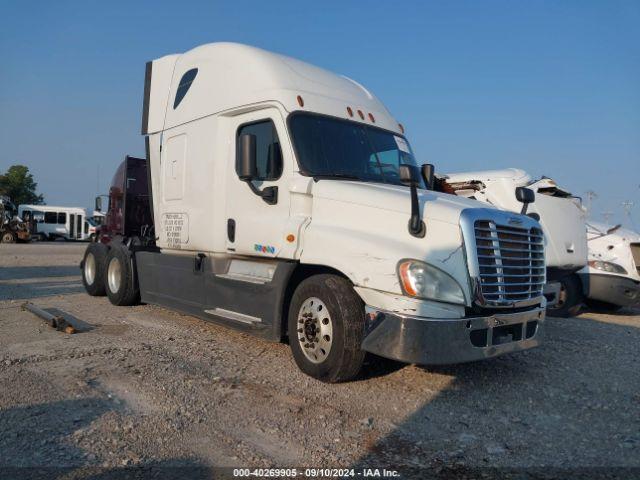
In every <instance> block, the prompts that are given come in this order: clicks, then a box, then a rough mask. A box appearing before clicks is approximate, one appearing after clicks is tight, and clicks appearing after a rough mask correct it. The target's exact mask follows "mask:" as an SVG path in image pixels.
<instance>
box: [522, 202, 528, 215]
mask: <svg viewBox="0 0 640 480" xmlns="http://www.w3.org/2000/svg"><path fill="white" fill-rule="evenodd" d="M527 208H529V203H528V202H527V203H523V204H522V210H520V215H526V214H527Z"/></svg>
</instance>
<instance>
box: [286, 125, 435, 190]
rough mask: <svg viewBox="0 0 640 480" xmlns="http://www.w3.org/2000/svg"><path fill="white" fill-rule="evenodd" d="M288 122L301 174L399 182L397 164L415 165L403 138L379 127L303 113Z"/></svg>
mask: <svg viewBox="0 0 640 480" xmlns="http://www.w3.org/2000/svg"><path fill="white" fill-rule="evenodd" d="M289 126H290V129H291V135H292V137H293V143H294V145H295V148H296V152H297V155H298V161H299V162H300V168H301V170H302V171H303V173H304V174H305V175H309V176H312V177H316V178H344V179H351V180H361V181H365V182H380V183H391V184H394V185H402V183H401V182H400V176H399V174H398V167H399V166H400V165H414V166H416V161H415V159H414V157H413V153H412V152H411V147H410V146H409V143H408V142H407V140H406V139H405V138H404V137H401V136H399V135H395V134H394V133H392V132H389V131H387V130H383V129H381V128H376V127H371V126H369V125H365V124H362V123H357V122H352V121H349V120H342V119H338V118H334V117H327V116H322V115H316V114H307V113H297V114H294V115H292V116H291V118H290V120H289ZM420 182H421V187H422V186H423V185H422V180H420Z"/></svg>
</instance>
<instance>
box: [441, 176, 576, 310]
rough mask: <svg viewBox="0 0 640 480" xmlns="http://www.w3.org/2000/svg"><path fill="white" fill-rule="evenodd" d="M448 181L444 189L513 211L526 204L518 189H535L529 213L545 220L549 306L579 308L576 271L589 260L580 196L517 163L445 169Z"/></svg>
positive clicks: (552, 307)
mask: <svg viewBox="0 0 640 480" xmlns="http://www.w3.org/2000/svg"><path fill="white" fill-rule="evenodd" d="M443 181H444V186H445V188H444V190H445V191H451V192H452V193H455V194H456V195H460V196H464V197H467V198H473V199H475V200H479V201H482V202H486V203H490V204H491V205H495V206H496V207H499V208H504V209H505V210H510V211H514V212H520V211H521V210H522V205H521V204H520V203H519V202H518V201H517V200H516V195H515V191H516V189H517V188H518V187H527V188H529V189H531V190H533V192H534V193H535V202H534V203H533V204H532V205H531V206H530V207H529V208H528V213H529V214H530V215H534V216H535V217H536V218H537V219H538V220H539V221H540V224H541V225H542V228H543V230H544V233H545V237H546V247H545V251H546V259H547V282H548V283H547V286H546V289H545V293H546V294H547V296H548V298H547V299H548V300H549V312H550V314H552V315H554V316H563V317H566V316H573V315H576V314H577V313H578V311H579V309H580V306H581V304H582V300H583V295H582V287H581V283H580V279H579V278H578V276H577V275H576V272H577V271H578V270H580V269H581V268H583V267H585V266H586V264H587V235H586V224H585V221H586V213H585V210H584V208H582V205H581V202H580V199H578V198H576V197H574V196H573V195H572V194H571V193H570V192H568V191H566V190H564V189H562V188H560V187H559V186H558V185H557V184H556V182H555V181H553V180H552V179H550V178H546V177H543V178H539V179H534V178H532V177H531V175H529V174H528V173H527V172H525V171H524V170H520V169H517V168H507V169H504V170H486V171H479V172H463V173H452V174H446V175H445V177H444V180H443Z"/></svg>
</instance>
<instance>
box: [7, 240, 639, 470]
mask: <svg viewBox="0 0 640 480" xmlns="http://www.w3.org/2000/svg"><path fill="white" fill-rule="evenodd" d="M84 248H85V245H82V244H67V243H40V244H30V245H0V432H1V434H0V476H2V474H1V473H2V469H4V473H5V475H4V477H7V478H9V477H10V476H11V475H13V476H14V477H15V478H19V477H20V476H21V475H26V472H28V471H31V470H27V469H13V468H9V467H34V466H38V467H47V466H48V467H68V468H67V470H65V472H66V473H65V474H66V475H67V476H65V477H64V478H107V477H108V474H109V473H110V472H111V473H113V472H116V473H117V472H122V471H123V470H124V469H125V467H128V466H140V467H142V468H143V470H144V471H145V472H151V473H153V472H155V473H157V474H158V478H167V476H168V473H167V472H169V471H173V472H182V474H183V475H184V476H190V477H195V476H198V475H200V476H202V477H203V478H205V477H206V476H207V474H206V473H203V472H207V471H208V470H207V469H208V468H210V467H221V466H231V467H285V466H292V467H316V468H325V467H343V468H345V467H356V468H361V467H388V468H393V469H395V470H397V471H398V472H399V473H400V474H401V475H402V477H403V478H410V477H411V478H426V477H427V476H428V475H427V474H426V472H430V473H431V474H436V475H437V474H439V472H444V474H448V473H451V472H468V471H474V470H473V469H475V468H486V467H499V468H502V467H508V468H518V469H520V468H531V467H545V468H547V469H549V467H554V468H558V469H560V470H558V471H559V472H565V473H570V471H572V470H571V469H580V468H585V467H636V469H632V470H627V471H626V472H627V474H628V475H631V476H633V475H638V474H639V473H638V472H640V470H638V468H640V389H639V386H640V355H639V349H638V346H639V345H640V311H631V310H626V311H623V312H621V313H618V314H615V315H604V314H594V313H584V314H582V315H581V316H579V317H577V318H572V319H555V318H550V319H548V320H547V324H546V326H547V339H546V342H545V343H544V345H543V346H542V347H540V348H538V349H535V350H532V351H529V352H525V353H519V354H512V355H507V356H504V357H500V358H497V359H493V360H488V361H484V362H479V363H471V364H464V365H455V366H448V367H437V368H436V367H428V368H423V367H417V366H406V365H400V364H396V363H393V362H388V361H381V360H377V359H372V360H371V361H370V362H369V364H368V365H367V369H366V371H365V373H364V374H363V375H362V377H361V378H360V379H358V380H357V381H354V382H351V383H346V384H339V385H325V384H322V383H319V382H317V381H315V380H313V379H311V378H308V377H306V376H304V375H303V374H301V373H300V372H299V371H298V369H297V368H296V366H295V365H294V363H293V361H292V358H291V355H290V352H289V348H288V346H287V345H279V344H272V343H267V342H265V341H262V340H259V339H255V338H252V337H249V336H247V335H244V334H240V333H236V332H234V331H232V330H228V329H225V328H223V327H219V326H215V325H212V324H209V323H206V322H204V321H201V320H198V319H195V318H192V317H188V316H184V315H179V314H176V313H172V312H170V311H168V310H165V309H163V308H159V307H155V306H151V305H141V306H137V307H114V306H112V305H111V304H110V303H109V302H108V300H107V299H106V298H105V297H101V298H97V297H89V296H88V295H86V294H85V293H84V290H83V288H82V284H81V281H80V276H79V274H80V271H79V268H78V264H79V262H80V259H81V256H82V253H83V251H84ZM26 300H29V301H33V302H34V303H36V304H37V305H39V306H42V307H43V308H54V309H55V308H57V309H60V310H63V311H65V312H68V313H69V314H70V315H72V316H73V317H75V318H77V319H80V320H82V321H83V322H86V324H87V325H86V328H85V331H83V332H82V333H78V334H75V335H67V334H64V333H60V332H57V331H55V330H53V329H51V328H49V327H48V326H46V325H44V324H43V323H42V322H41V321H40V320H39V319H37V318H36V317H34V316H33V315H32V314H30V313H28V312H24V311H21V309H20V305H21V304H22V303H23V302H24V301H26ZM94 467H95V468H94ZM168 467H195V470H192V471H191V472H190V473H189V475H186V474H184V472H185V470H180V469H179V468H178V469H176V470H171V468H168ZM7 469H8V470H7ZM163 469H164V470H163ZM563 469H569V470H563ZM35 471H36V470H33V472H35ZM535 471H536V470H535V469H534V470H525V472H529V473H531V472H535ZM547 471H553V470H552V469H549V470H547ZM586 471H587V472H589V471H590V470H586ZM607 471H610V472H611V471H614V470H608V469H607ZM447 472H448V473H447ZM49 474H51V472H49ZM444 474H443V475H444ZM569 476H572V475H569ZM4 477H3V478H4Z"/></svg>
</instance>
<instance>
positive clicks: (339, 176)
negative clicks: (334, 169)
mask: <svg viewBox="0 0 640 480" xmlns="http://www.w3.org/2000/svg"><path fill="white" fill-rule="evenodd" d="M313 179H314V180H315V181H316V182H317V181H318V180H360V181H361V182H365V181H366V180H364V179H363V178H360V177H356V176H355V175H348V174H346V173H324V174H319V175H313Z"/></svg>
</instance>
